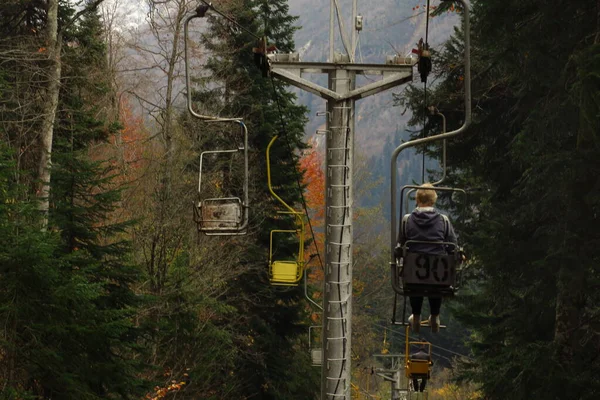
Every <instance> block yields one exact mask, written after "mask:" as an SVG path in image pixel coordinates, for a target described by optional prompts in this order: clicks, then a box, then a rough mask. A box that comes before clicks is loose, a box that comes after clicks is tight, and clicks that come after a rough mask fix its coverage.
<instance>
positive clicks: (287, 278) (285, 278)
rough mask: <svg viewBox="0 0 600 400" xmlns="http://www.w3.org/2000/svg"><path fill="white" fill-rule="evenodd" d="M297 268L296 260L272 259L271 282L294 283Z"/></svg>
mask: <svg viewBox="0 0 600 400" xmlns="http://www.w3.org/2000/svg"><path fill="white" fill-rule="evenodd" d="M299 269H300V268H299V266H298V263H297V262H296V261H273V262H272V263H271V282H276V283H282V284H285V283H289V284H296V283H297V282H298V271H299Z"/></svg>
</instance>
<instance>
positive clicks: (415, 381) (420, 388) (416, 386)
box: [413, 378, 427, 392]
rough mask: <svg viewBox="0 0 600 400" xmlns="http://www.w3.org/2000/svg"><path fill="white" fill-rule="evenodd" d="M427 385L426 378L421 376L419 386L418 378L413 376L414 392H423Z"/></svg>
mask: <svg viewBox="0 0 600 400" xmlns="http://www.w3.org/2000/svg"><path fill="white" fill-rule="evenodd" d="M425 385H427V378H421V386H419V378H413V388H414V389H415V392H424V391H425Z"/></svg>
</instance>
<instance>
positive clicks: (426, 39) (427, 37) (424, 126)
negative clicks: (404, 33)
mask: <svg viewBox="0 0 600 400" xmlns="http://www.w3.org/2000/svg"><path fill="white" fill-rule="evenodd" d="M429 2H430V0H427V8H426V10H425V46H424V49H423V51H427V52H428V53H429V55H430V58H429V60H430V64H429V65H430V66H431V51H430V50H429ZM421 56H422V55H421ZM428 75H429V71H428V72H427V74H426V75H425V79H424V80H423V103H424V104H423V108H425V109H426V108H427V104H428V103H427V77H428ZM423 137H424V138H425V137H427V113H426V112H423ZM425 153H427V144H425V145H424V146H423V161H422V165H421V183H425V156H426V154H425ZM407 211H408V210H407Z"/></svg>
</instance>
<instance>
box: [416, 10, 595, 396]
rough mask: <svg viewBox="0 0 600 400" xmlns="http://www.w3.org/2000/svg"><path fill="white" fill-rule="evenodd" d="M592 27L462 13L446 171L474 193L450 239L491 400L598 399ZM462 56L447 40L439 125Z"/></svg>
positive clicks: (465, 315)
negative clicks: (465, 70) (461, 251)
mask: <svg viewBox="0 0 600 400" xmlns="http://www.w3.org/2000/svg"><path fill="white" fill-rule="evenodd" d="M597 14H598V6H597V5H595V4H593V2H586V1H576V2H567V1H560V0H556V1H552V2H550V3H544V4H543V5H541V4H538V3H537V2H518V1H511V2H508V3H507V2H500V1H485V2H483V1H478V2H475V4H474V8H473V27H472V29H473V36H472V37H473V42H474V43H473V52H472V54H473V57H474V60H473V69H474V71H473V76H474V77H475V78H474V80H473V84H474V104H476V105H477V107H476V109H475V110H476V114H475V116H474V121H475V123H474V125H473V127H472V129H471V130H470V133H469V134H467V135H466V136H464V137H462V138H459V139H457V140H455V141H451V142H450V143H449V145H450V147H449V154H450V155H451V158H450V161H449V162H450V164H451V166H452V173H451V176H450V179H451V180H452V181H453V182H454V183H455V184H456V185H467V186H468V187H470V188H473V189H478V190H475V191H473V192H472V193H473V196H472V198H471V203H470V206H469V210H470V211H471V212H470V213H469V215H468V217H467V218H465V219H463V221H462V223H460V224H459V226H458V231H459V232H460V233H461V235H462V237H463V239H466V240H467V242H468V245H469V249H470V252H471V254H472V263H473V265H474V270H475V271H476V275H475V276H476V277H477V279H475V280H474V281H472V286H473V288H472V289H473V291H472V293H470V294H467V293H464V294H463V296H462V301H461V303H462V304H461V307H460V313H461V316H462V320H463V321H464V322H465V323H467V324H468V325H469V326H470V327H471V328H472V329H473V330H474V333H473V341H472V343H471V344H472V348H473V351H474V354H475V355H476V362H474V363H473V364H472V365H471V366H470V367H471V372H472V375H471V377H473V378H474V379H475V380H477V381H479V382H481V383H482V388H483V392H484V394H485V395H486V396H487V398H490V399H504V398H509V397H510V398H514V399H530V398H538V397H539V398H556V399H559V398H560V399H592V398H594V397H597V396H598V393H599V390H600V381H599V380H598V379H597V378H596V377H595V374H596V373H597V371H598V369H599V368H600V363H599V362H598V356H599V355H600V348H599V347H598V345H597V343H598V334H597V330H596V329H595V328H594V327H595V326H596V325H597V321H596V319H597V306H596V304H597V302H598V295H597V291H596V290H595V289H594V287H595V285H596V284H597V276H598V267H597V259H598V258H597V255H596V251H595V248H596V247H595V246H597V243H598V240H599V239H600V236H599V231H598V229H597V227H596V224H597V215H596V211H595V210H597V208H598V206H599V204H600V203H599V199H600V198H599V196H598V194H599V192H598V184H599V183H598V178H597V177H598V163H597V162H596V161H594V160H597V158H598V156H599V151H600V149H599V148H598V146H597V143H598V142H597V140H596V136H597V132H598V126H600V120H599V115H600V112H599V111H600V110H599V107H598V102H597V90H595V89H594V88H597V87H598V86H597V85H598V80H597V78H594V77H593V76H594V74H596V75H597V73H598V71H600V66H599V64H598V59H599V54H600V53H599V47H598V37H597V34H596V33H597V31H598V27H599V25H598V21H597V19H596V15H597ZM506 27H510V29H507V28H506ZM457 37H458V38H460V33H458V34H457ZM461 49H462V43H461V42H460V40H458V39H456V38H454V39H453V40H451V41H449V42H448V43H447V44H446V46H445V48H444V50H443V51H442V53H441V54H440V63H439V67H438V71H439V73H440V75H441V76H442V78H443V81H442V83H441V84H440V85H439V86H438V87H437V88H436V90H435V91H434V93H433V101H434V103H435V102H437V103H438V104H439V105H438V108H439V109H440V110H441V111H442V112H444V109H448V110H457V109H461V104H460V102H459V101H457V100H455V99H460V93H461V91H462V83H461V77H462V72H461V68H460V67H454V66H457V65H460V63H461V60H460V59H461ZM509 54H510V55H509ZM592 93H594V94H592ZM412 100H413V108H415V107H416V104H417V98H416V97H413V99H412ZM446 116H447V117H449V128H452V127H453V126H454V127H456V126H458V125H459V124H460V123H461V121H460V118H462V117H461V116H460V115H457V113H455V112H449V113H448V114H447V115H446ZM592 127H594V128H592ZM592 131H594V133H592ZM584 143H585V144H584ZM550 393H551V394H550Z"/></svg>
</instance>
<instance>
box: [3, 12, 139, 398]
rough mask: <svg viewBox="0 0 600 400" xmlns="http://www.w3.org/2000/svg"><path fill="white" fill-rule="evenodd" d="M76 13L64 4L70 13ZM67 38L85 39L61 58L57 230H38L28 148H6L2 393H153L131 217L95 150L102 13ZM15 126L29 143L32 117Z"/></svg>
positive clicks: (53, 216)
mask: <svg viewBox="0 0 600 400" xmlns="http://www.w3.org/2000/svg"><path fill="white" fill-rule="evenodd" d="M22 5H23V6H32V7H34V8H33V9H32V11H35V10H37V9H36V8H35V5H34V4H33V3H27V4H25V3H23V4H22ZM27 10H29V9H27ZM24 12H26V11H24ZM73 12H74V10H73V9H72V8H71V7H69V6H68V5H67V4H62V3H61V10H60V13H61V16H62V18H66V17H67V16H69V15H72V14H73ZM17 14H18V13H17ZM3 22H6V20H4V21H3ZM8 23H11V22H10V21H9V22H8ZM64 40H68V41H73V42H74V43H77V46H73V48H68V47H66V46H65V49H66V50H65V52H66V54H65V55H64V58H63V71H64V72H65V73H66V76H68V77H69V79H65V80H64V81H63V82H62V83H63V86H62V89H61V93H60V105H59V112H58V114H57V119H56V127H55V132H54V133H55V140H54V149H53V150H54V152H53V159H54V165H53V179H52V181H51V198H50V201H51V210H50V224H49V229H48V232H42V231H40V230H39V226H41V224H40V218H41V215H40V214H39V212H38V211H37V203H36V202H31V201H29V200H28V198H29V194H28V191H27V190H26V189H24V188H23V186H21V185H19V181H20V180H21V179H22V176H23V175H24V174H23V171H21V170H20V168H22V167H27V166H28V165H27V164H25V163H22V161H23V159H24V158H26V157H27V153H26V148H25V147H19V148H18V151H19V153H18V154H15V151H14V150H8V149H5V148H4V147H3V148H2V157H1V161H0V176H1V178H0V181H2V183H3V184H2V190H1V191H0V192H1V193H0V196H1V197H2V198H1V199H0V214H2V216H1V221H2V225H1V227H0V242H1V247H0V260H1V262H0V263H1V264H2V274H1V276H0V279H1V280H2V290H1V291H0V305H1V306H0V318H1V319H2V321H3V323H4V324H5V326H7V327H8V329H6V330H5V332H4V334H3V335H2V336H1V346H2V352H3V354H4V355H5V357H3V360H2V363H0V365H1V368H2V375H1V377H2V380H3V391H2V396H3V398H14V397H11V396H19V397H18V398H30V397H29V396H31V398H33V397H35V398H55V399H73V398H77V399H106V398H115V399H116V398H122V399H126V398H132V397H135V396H137V395H141V394H142V393H143V382H142V381H141V380H140V379H139V378H138V374H139V372H140V370H141V369H142V368H143V366H142V365H140V364H139V362H138V361H135V357H134V356H135V355H136V354H137V353H138V350H137V349H136V346H137V343H136V342H137V339H138V336H139V331H138V329H136V328H135V327H134V325H133V320H132V317H133V316H134V314H135V310H136V307H137V306H138V304H139V300H138V299H137V297H136V296H135V295H134V293H133V292H132V290H131V288H130V286H131V284H132V283H133V282H134V281H135V279H136V277H137V268H135V267H134V266H133V265H131V264H130V263H129V262H128V257H129V248H128V244H127V243H126V241H124V240H123V236H122V235H123V233H124V229H125V227H126V225H127V224H126V223H123V222H119V221H117V222H113V221H112V220H111V218H113V214H112V213H113V212H114V210H115V208H116V206H117V205H118V201H119V192H118V191H117V190H115V189H114V183H113V182H112V174H111V172H110V168H108V167H107V166H108V163H107V161H106V160H102V157H101V155H100V156H99V157H97V158H98V159H99V160H98V161H94V160H93V157H91V154H92V153H91V149H92V146H93V145H95V144H97V143H98V142H101V141H103V140H104V139H106V129H105V125H106V124H105V122H104V121H102V120H101V119H99V117H98V116H99V115H102V113H101V112H99V107H98V105H99V104H101V103H102V100H103V99H104V95H105V94H106V93H107V87H108V85H107V81H106V79H105V78H102V79H101V78H100V77H102V76H103V74H104V75H105V73H104V57H105V53H104V45H103V44H102V39H101V31H100V23H99V18H98V16H97V15H87V16H86V17H85V18H84V19H83V20H81V21H79V23H78V24H76V25H73V26H72V27H71V28H70V29H69V30H68V31H67V32H65V35H64ZM16 65H18V63H16V64H14V65H13V67H14V66H16ZM9 72H10V78H9V79H10V80H11V82H12V83H14V82H17V78H18V75H15V74H14V73H13V72H14V71H13V70H12V69H10V70H9ZM27 72H30V71H27ZM17 87H18V85H16V84H13V85H12V87H11V89H12V90H16V88H17ZM7 126H8V127H9V129H13V128H14V131H7V132H6V133H7V138H8V139H9V140H7V142H8V143H10V144H11V145H12V146H13V147H17V146H19V145H22V143H24V140H25V139H26V138H25V137H24V136H19V129H23V127H22V126H20V127H19V126H18V124H16V123H15V124H13V125H12V126H11V125H7ZM23 130H25V129H23ZM11 139H15V140H14V141H13V140H11ZM15 145H16V146H15ZM12 159H16V160H19V161H20V162H21V163H22V164H19V165H15V164H14V163H11V162H10V160H12Z"/></svg>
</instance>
